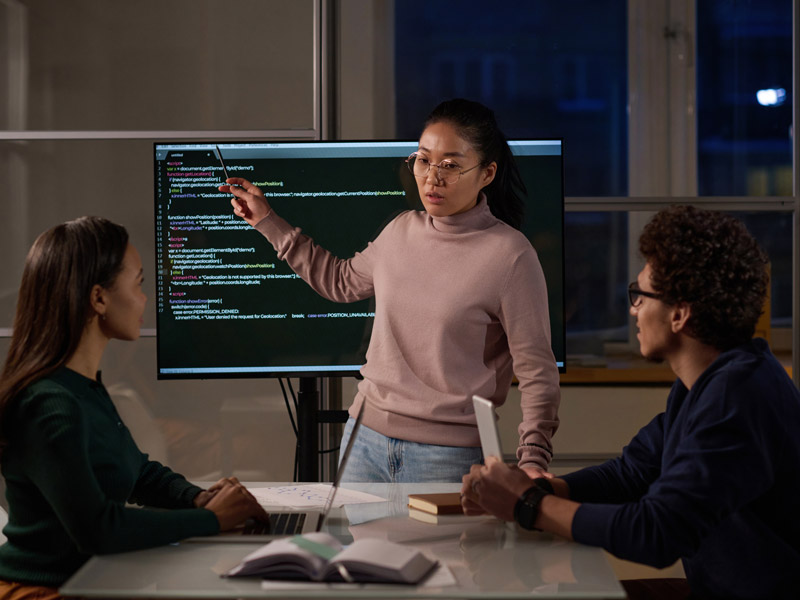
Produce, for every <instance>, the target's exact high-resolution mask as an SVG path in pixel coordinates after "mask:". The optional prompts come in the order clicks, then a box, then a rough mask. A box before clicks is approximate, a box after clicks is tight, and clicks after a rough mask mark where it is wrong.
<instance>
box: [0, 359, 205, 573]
mask: <svg viewBox="0 0 800 600" xmlns="http://www.w3.org/2000/svg"><path fill="white" fill-rule="evenodd" d="M98 379H99V378H98ZM4 426H5V427H7V431H8V434H9V444H8V446H7V447H6V448H5V450H4V451H3V456H2V473H3V477H5V480H6V498H7V500H8V506H9V519H8V525H7V526H6V527H5V529H4V530H3V533H4V534H5V535H6V537H7V538H8V542H7V543H6V544H4V545H3V546H0V579H5V580H8V581H16V582H20V583H28V584H35V585H45V586H51V587H56V586H59V585H61V584H62V583H64V582H65V581H66V580H67V579H68V578H69V577H70V576H71V575H72V574H73V573H75V571H77V570H78V568H79V567H80V566H81V565H83V564H84V563H85V562H86V561H87V560H88V559H89V557H90V556H91V555H93V554H107V553H113V552H125V551H129V550H138V549H141V548H148V547H152V546H158V545H161V544H167V543H170V542H175V541H177V540H180V539H183V538H187V537H190V536H195V535H213V534H215V533H217V532H218V531H219V524H218V522H217V518H216V516H215V515H214V513H212V512H211V511H209V510H206V509H198V508H193V504H192V500H193V499H194V497H195V496H196V495H197V494H198V493H199V492H200V488H198V487H197V486H194V485H192V484H190V483H189V482H187V481H186V479H184V478H183V476H181V475H178V474H177V473H174V472H172V471H171V470H170V469H168V468H167V467H164V466H162V465H161V464H159V463H157V462H153V461H150V460H148V458H147V455H146V454H142V452H140V451H139V449H138V448H137V446H136V443H135V442H134V441H133V439H132V438H131V435H130V432H129V431H128V428H127V427H125V425H124V424H123V423H122V421H121V419H120V417H119V414H118V413H117V411H116V409H115V408H114V405H113V404H112V402H111V398H109V396H108V393H107V392H106V390H105V388H104V387H103V385H102V384H101V383H98V382H95V381H93V380H91V379H87V378H86V377H83V376H82V375H79V374H78V373H76V372H74V371H72V370H70V369H67V368H62V369H59V370H58V371H56V372H55V373H54V374H53V375H51V376H49V377H47V378H45V379H42V380H39V381H37V382H36V383H34V384H32V385H30V386H29V387H28V388H27V389H26V390H25V391H24V392H23V393H22V394H21V395H20V396H19V397H18V398H17V399H16V400H15V401H12V403H11V404H10V405H9V408H8V412H7V416H6V419H5V424H4ZM126 502H129V503H135V504H141V505H144V506H148V507H153V508H155V510H153V509H140V508H136V507H129V506H126V505H125V503H126ZM158 509H179V510H158Z"/></svg>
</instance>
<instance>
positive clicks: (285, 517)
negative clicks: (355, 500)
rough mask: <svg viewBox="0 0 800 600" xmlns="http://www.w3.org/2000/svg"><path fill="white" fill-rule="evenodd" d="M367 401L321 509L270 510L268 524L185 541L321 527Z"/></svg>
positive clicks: (257, 537) (259, 537)
mask: <svg viewBox="0 0 800 600" xmlns="http://www.w3.org/2000/svg"><path fill="white" fill-rule="evenodd" d="M364 404H365V403H363V402H362V403H361V406H360V407H359V409H358V413H357V414H356V422H355V423H354V425H353V432H352V433H351V434H350V439H348V440H347V445H346V446H345V448H344V451H343V452H342V459H341V460H340V461H339V468H338V469H337V471H336V477H334V479H333V483H332V484H331V489H330V491H329V492H328V496H327V498H326V499H325V504H324V505H323V507H322V510H319V509H305V510H280V509H278V510H272V509H271V510H270V512H269V520H270V524H269V527H267V526H266V525H264V524H262V523H257V522H248V523H245V525H244V526H242V527H238V528H236V529H231V530H229V531H221V532H220V533H218V534H217V535H211V536H197V537H191V538H188V539H186V540H184V541H186V542H223V543H225V542H227V543H242V542H270V541H272V540H275V539H279V538H284V537H288V536H292V535H298V534H301V533H311V532H314V531H321V530H322V525H323V524H324V523H325V519H326V518H327V517H328V514H329V513H330V511H331V509H332V508H333V500H334V499H335V498H336V492H337V491H338V490H339V486H340V484H341V481H342V474H343V473H344V470H345V467H346V466H347V459H348V458H350V451H351V450H352V448H353V442H355V439H356V435H357V434H358V430H359V428H360V427H361V415H362V414H363V412H364Z"/></svg>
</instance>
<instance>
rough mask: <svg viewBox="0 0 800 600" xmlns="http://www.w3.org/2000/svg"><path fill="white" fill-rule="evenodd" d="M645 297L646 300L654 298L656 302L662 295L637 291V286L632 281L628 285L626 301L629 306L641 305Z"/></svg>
mask: <svg viewBox="0 0 800 600" xmlns="http://www.w3.org/2000/svg"><path fill="white" fill-rule="evenodd" d="M643 296H647V297H648V298H655V299H656V300H661V298H663V297H664V296H663V295H662V294H656V293H655V292H645V291H644V290H640V289H639V284H638V283H637V282H636V281H632V282H631V283H629V284H628V300H629V301H630V303H631V306H633V307H637V306H640V305H641V304H642V297H643Z"/></svg>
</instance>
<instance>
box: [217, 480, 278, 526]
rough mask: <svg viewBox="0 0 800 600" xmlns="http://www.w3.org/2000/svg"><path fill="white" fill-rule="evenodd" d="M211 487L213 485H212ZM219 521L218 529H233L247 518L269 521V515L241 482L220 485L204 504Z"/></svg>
mask: <svg viewBox="0 0 800 600" xmlns="http://www.w3.org/2000/svg"><path fill="white" fill-rule="evenodd" d="M212 487H213V486H212ZM205 508H207V509H208V510H210V511H211V512H213V513H214V514H215V515H216V517H217V521H219V528H220V531H226V530H228V529H233V528H235V527H237V526H239V525H241V524H242V523H244V522H245V521H246V520H247V519H254V520H256V521H259V522H261V523H269V515H268V514H267V512H266V511H265V510H264V509H263V508H262V507H261V505H260V504H259V503H258V501H257V500H256V499H255V497H254V496H253V494H251V493H250V492H248V491H247V488H245V487H244V486H243V485H242V484H241V483H239V482H238V481H236V483H229V484H227V485H222V486H221V487H219V488H218V489H216V492H215V493H214V496H213V498H211V499H210V500H209V501H208V502H207V503H206V505H205Z"/></svg>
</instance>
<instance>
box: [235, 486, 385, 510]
mask: <svg viewBox="0 0 800 600" xmlns="http://www.w3.org/2000/svg"><path fill="white" fill-rule="evenodd" d="M247 489H248V491H249V492H250V493H251V494H253V496H255V498H256V500H258V502H259V504H262V505H265V506H288V507H292V508H309V507H323V506H325V501H326V500H327V499H328V494H329V493H330V491H331V485H330V484H328V483H309V484H302V485H283V486H279V487H263V488H247ZM367 502H386V498H381V497H380V496H375V495H373V494H367V493H365V492H358V491H356V490H348V489H345V488H342V487H340V488H339V490H338V491H337V492H336V498H334V500H333V506H344V505H345V504H365V503H367Z"/></svg>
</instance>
